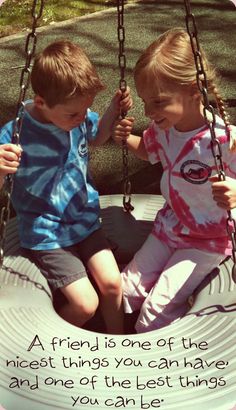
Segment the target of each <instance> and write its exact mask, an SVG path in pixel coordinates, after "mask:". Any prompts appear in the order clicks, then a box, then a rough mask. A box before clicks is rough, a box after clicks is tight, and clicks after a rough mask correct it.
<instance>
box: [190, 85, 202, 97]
mask: <svg viewBox="0 0 236 410" xmlns="http://www.w3.org/2000/svg"><path fill="white" fill-rule="evenodd" d="M190 95H191V97H193V98H194V99H199V98H201V92H200V90H199V88H198V85H197V83H195V82H194V83H193V84H191V88H190Z"/></svg>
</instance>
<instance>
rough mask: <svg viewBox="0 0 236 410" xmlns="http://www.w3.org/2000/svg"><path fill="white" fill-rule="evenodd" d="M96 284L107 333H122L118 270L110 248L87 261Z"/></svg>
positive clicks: (121, 304) (120, 290)
mask: <svg viewBox="0 0 236 410" xmlns="http://www.w3.org/2000/svg"><path fill="white" fill-rule="evenodd" d="M87 266H88V269H89V271H90V273H91V275H92V276H93V278H94V280H95V282H96V283H97V285H98V288H99V291H100V294H99V298H100V308H101V311H102V315H103V318H104V321H105V324H106V328H107V331H108V333H113V334H123V333H124V312H123V303H122V287H121V276H120V271H119V268H118V266H117V263H116V261H115V258H114V256H113V253H112V252H111V250H110V249H103V250H101V251H99V252H97V253H95V254H94V255H93V256H91V257H90V259H89V260H88V262H87Z"/></svg>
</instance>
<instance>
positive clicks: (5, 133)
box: [0, 121, 13, 145]
mask: <svg viewBox="0 0 236 410" xmlns="http://www.w3.org/2000/svg"><path fill="white" fill-rule="evenodd" d="M12 133H13V122H12V121H10V122H8V123H7V124H5V125H4V126H3V127H2V128H1V129H0V145H2V144H9V143H10V142H11V139H12Z"/></svg>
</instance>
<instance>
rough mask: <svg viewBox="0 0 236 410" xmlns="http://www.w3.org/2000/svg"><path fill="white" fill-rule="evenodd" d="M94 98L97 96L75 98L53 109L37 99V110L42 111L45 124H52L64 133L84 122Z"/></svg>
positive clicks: (39, 98) (40, 99)
mask: <svg viewBox="0 0 236 410" xmlns="http://www.w3.org/2000/svg"><path fill="white" fill-rule="evenodd" d="M94 98H95V94H89V95H86V96H79V97H73V98H71V99H69V100H67V101H66V102H65V103H64V104H56V105H54V106H53V107H51V108H50V107H48V105H47V104H46V103H45V101H44V100H43V99H42V98H41V97H38V100H37V97H36V99H35V102H36V106H37V108H38V109H40V112H41V115H42V118H43V122H46V123H52V124H54V125H56V126H57V127H59V128H61V129H62V130H64V131H70V130H72V128H75V127H77V126H78V125H80V124H81V123H82V122H84V120H85V117H86V113H87V109H88V108H89V107H91V105H92V104H93V101H94Z"/></svg>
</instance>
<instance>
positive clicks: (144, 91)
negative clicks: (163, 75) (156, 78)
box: [136, 79, 202, 132]
mask: <svg viewBox="0 0 236 410" xmlns="http://www.w3.org/2000/svg"><path fill="white" fill-rule="evenodd" d="M136 88H137V93H138V95H139V97H140V98H141V99H142V101H143V103H144V111H145V115H146V117H148V118H150V119H151V120H153V121H155V123H156V124H157V125H158V126H159V127H160V128H161V129H163V130H166V129H168V128H171V127H175V128H176V129H177V130H178V131H183V132H184V131H190V130H193V129H195V128H197V127H198V124H196V123H195V122H196V121H195V120H196V119H197V118H198V120H199V119H200V118H201V121H200V122H201V124H200V123H199V126H201V125H202V114H201V109H200V106H201V104H200V101H199V99H197V98H196V96H194V95H193V93H192V92H191V90H190V89H189V88H186V87H185V88H184V87H178V88H177V87H173V85H171V84H168V83H166V87H163V88H162V89H163V91H160V92H157V91H156V89H155V87H154V86H153V83H151V82H149V83H147V82H146V83H145V82H142V81H141V79H138V81H136Z"/></svg>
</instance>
